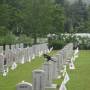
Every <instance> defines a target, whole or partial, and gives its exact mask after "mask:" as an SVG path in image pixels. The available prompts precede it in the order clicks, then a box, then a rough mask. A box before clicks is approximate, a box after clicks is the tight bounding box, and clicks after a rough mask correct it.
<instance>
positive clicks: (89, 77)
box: [67, 50, 90, 90]
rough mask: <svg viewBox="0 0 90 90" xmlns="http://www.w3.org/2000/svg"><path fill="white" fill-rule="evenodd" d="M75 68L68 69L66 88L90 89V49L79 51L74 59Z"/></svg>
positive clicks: (71, 89) (72, 89)
mask: <svg viewBox="0 0 90 90" xmlns="http://www.w3.org/2000/svg"><path fill="white" fill-rule="evenodd" d="M75 67H76V69H75V70H69V69H68V74H69V76H70V81H69V82H68V84H67V90H90V51H89V50H87V51H80V55H79V58H78V59H77V60H76V61H75Z"/></svg>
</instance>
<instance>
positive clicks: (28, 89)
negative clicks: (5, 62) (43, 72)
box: [16, 81, 32, 90]
mask: <svg viewBox="0 0 90 90" xmlns="http://www.w3.org/2000/svg"><path fill="white" fill-rule="evenodd" d="M16 90H32V84H31V83H28V82H24V81H22V82H21V83H19V84H17V85H16Z"/></svg>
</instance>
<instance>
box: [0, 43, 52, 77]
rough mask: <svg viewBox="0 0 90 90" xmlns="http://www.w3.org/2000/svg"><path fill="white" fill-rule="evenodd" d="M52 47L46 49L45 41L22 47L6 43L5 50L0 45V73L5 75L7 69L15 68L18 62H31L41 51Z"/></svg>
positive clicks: (48, 50) (46, 51) (43, 51)
mask: <svg viewBox="0 0 90 90" xmlns="http://www.w3.org/2000/svg"><path fill="white" fill-rule="evenodd" d="M52 49H53V48H50V49H48V45H47V43H44V44H37V45H32V46H31V47H26V48H24V45H23V44H22V43H21V44H16V45H11V46H10V45H6V46H5V50H3V46H0V73H1V74H2V75H3V76H6V75H7V74H8V72H9V69H11V70H15V69H16V68H17V66H18V64H24V63H26V62H31V60H33V59H34V58H35V57H36V56H41V55H42V54H43V53H49V52H51V51H52Z"/></svg>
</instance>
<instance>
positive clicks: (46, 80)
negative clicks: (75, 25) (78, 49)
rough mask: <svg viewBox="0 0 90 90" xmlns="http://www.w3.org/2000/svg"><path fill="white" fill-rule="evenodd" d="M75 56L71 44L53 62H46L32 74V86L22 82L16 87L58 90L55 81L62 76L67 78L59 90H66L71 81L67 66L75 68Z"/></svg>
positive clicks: (59, 52) (17, 88)
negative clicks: (66, 85)
mask: <svg viewBox="0 0 90 90" xmlns="http://www.w3.org/2000/svg"><path fill="white" fill-rule="evenodd" d="M74 55H76V54H74V50H73V44H72V43H69V44H68V45H66V46H65V47H64V48H63V49H61V50H60V51H58V52H57V54H56V55H55V56H54V57H52V60H50V61H48V62H47V61H45V62H44V64H43V65H42V67H41V68H39V69H36V70H34V71H33V72H32V76H33V79H32V84H31V83H28V82H25V81H22V82H20V83H18V84H17V85H16V90H56V88H57V85H56V84H53V80H55V79H57V78H61V76H63V77H65V78H64V81H63V85H62V84H61V86H60V89H59V90H66V87H65V84H66V83H67V82H68V81H69V76H68V74H67V72H66V65H67V64H69V65H70V67H73V66H72V65H71V64H72V63H73V62H72V58H74V59H75V57H76V56H74ZM74 59H73V60H74ZM73 65H74V64H73ZM72 69H74V68H72Z"/></svg>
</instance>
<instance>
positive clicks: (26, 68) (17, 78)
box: [0, 51, 57, 90]
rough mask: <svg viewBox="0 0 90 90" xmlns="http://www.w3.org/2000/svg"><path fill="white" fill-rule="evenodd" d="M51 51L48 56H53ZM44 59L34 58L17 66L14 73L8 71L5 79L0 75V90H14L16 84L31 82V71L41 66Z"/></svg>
mask: <svg viewBox="0 0 90 90" xmlns="http://www.w3.org/2000/svg"><path fill="white" fill-rule="evenodd" d="M56 52H57V51H53V52H51V53H50V55H53V54H55V53H56ZM43 62H44V58H43V57H41V58H39V57H36V58H35V59H34V60H33V61H32V62H30V63H25V64H23V65H19V66H18V67H17V68H16V69H15V70H14V71H11V70H10V71H9V73H8V75H7V76H6V77H3V76H2V75H0V90H16V84H17V83H19V82H21V81H22V80H25V81H27V82H32V71H33V70H34V69H38V68H40V67H41V66H42V63H43Z"/></svg>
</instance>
